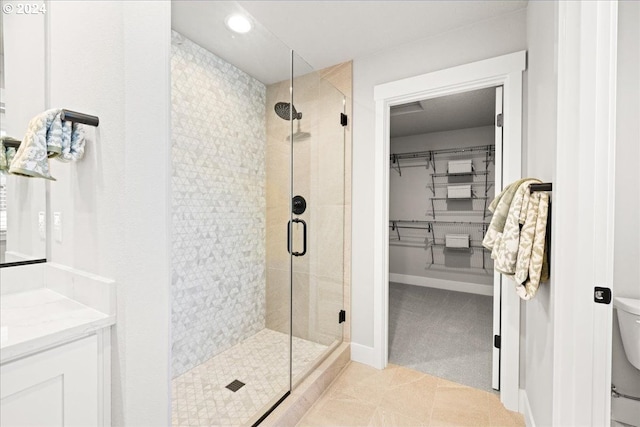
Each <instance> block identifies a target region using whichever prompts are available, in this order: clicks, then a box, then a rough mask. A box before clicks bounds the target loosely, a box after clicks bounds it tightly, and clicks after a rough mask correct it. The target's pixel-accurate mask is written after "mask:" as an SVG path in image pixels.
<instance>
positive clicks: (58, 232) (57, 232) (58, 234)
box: [53, 212, 62, 243]
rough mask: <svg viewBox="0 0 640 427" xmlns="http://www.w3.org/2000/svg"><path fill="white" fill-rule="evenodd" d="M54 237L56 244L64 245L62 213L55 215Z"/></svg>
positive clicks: (55, 213)
mask: <svg viewBox="0 0 640 427" xmlns="http://www.w3.org/2000/svg"><path fill="white" fill-rule="evenodd" d="M53 235H54V238H55V239H56V242H58V243H62V212H54V213H53Z"/></svg>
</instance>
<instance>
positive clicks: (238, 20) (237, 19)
mask: <svg viewBox="0 0 640 427" xmlns="http://www.w3.org/2000/svg"><path fill="white" fill-rule="evenodd" d="M224 23H225V24H227V27H229V29H230V30H231V31H235V32H236V33H240V34H244V33H248V32H249V31H251V27H252V25H251V21H249V19H248V18H247V17H246V16H242V15H239V14H234V15H229V16H227V19H225V20H224Z"/></svg>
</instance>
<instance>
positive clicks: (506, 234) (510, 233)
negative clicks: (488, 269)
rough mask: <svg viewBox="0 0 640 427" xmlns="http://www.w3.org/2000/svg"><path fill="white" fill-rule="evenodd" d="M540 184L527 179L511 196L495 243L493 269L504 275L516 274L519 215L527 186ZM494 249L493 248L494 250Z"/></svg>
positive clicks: (535, 180) (534, 180) (527, 189)
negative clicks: (503, 222) (506, 213)
mask: <svg viewBox="0 0 640 427" xmlns="http://www.w3.org/2000/svg"><path fill="white" fill-rule="evenodd" d="M538 182H540V181H539V180H537V179H528V180H525V181H524V182H523V183H521V184H520V186H519V187H518V190H517V191H516V193H515V195H514V196H513V200H512V201H511V206H509V213H508V216H507V220H506V222H505V225H504V229H503V232H502V234H501V235H500V236H499V240H497V241H496V245H495V247H497V251H495V257H494V259H495V261H496V262H495V269H496V270H498V271H499V272H501V273H503V274H506V275H513V274H515V272H516V260H517V257H518V248H519V245H520V215H521V212H522V204H523V202H524V199H525V193H528V192H529V185H531V184H532V183H538ZM495 247H494V248H495ZM493 256H494V253H492V257H493Z"/></svg>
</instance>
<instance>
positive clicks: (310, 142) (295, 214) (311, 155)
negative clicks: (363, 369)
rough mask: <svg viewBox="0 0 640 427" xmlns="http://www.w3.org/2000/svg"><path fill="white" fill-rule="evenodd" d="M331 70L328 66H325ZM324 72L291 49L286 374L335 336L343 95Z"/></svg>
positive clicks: (324, 349)
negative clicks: (288, 362)
mask: <svg viewBox="0 0 640 427" xmlns="http://www.w3.org/2000/svg"><path fill="white" fill-rule="evenodd" d="M325 72H326V73H327V74H330V70H326V71H325ZM325 72H318V71H315V70H314V69H313V68H312V67H311V66H310V65H308V64H307V63H306V62H305V61H304V60H303V59H302V58H300V57H299V56H298V55H296V54H295V53H294V54H293V80H292V91H291V102H292V105H293V106H294V107H295V111H296V116H295V117H294V116H293V115H292V117H291V118H292V120H291V122H290V125H291V138H290V140H291V142H292V146H291V150H292V171H293V173H292V177H293V180H292V187H291V188H292V194H291V197H292V219H291V224H292V225H291V229H292V232H291V245H292V252H291V253H292V264H291V274H292V279H291V299H292V302H291V309H292V316H291V326H292V330H291V333H292V336H291V348H292V351H291V377H292V378H291V379H292V385H293V387H295V385H296V383H297V382H299V381H300V380H302V379H303V378H304V377H305V375H306V374H307V373H309V372H310V370H311V369H312V368H313V367H314V366H315V365H316V364H317V363H319V362H320V361H321V360H322V358H323V356H325V355H326V354H327V353H328V352H330V351H331V349H333V348H334V347H335V346H336V345H338V344H339V343H340V342H342V324H341V323H339V312H340V310H342V308H343V303H344V301H343V283H344V277H343V276H344V242H345V236H344V210H345V197H344V195H345V173H344V171H345V165H344V162H345V146H344V127H343V126H342V125H341V115H340V113H344V108H345V98H344V95H343V94H342V93H340V91H338V90H337V89H336V88H335V87H333V86H332V85H331V84H330V83H329V81H328V80H327V79H325V78H324V77H325V74H324V73H325Z"/></svg>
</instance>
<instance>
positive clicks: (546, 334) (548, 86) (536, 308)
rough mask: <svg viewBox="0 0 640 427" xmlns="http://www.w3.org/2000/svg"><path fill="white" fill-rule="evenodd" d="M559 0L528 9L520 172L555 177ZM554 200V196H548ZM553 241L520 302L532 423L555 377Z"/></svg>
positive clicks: (548, 403) (540, 418) (547, 411)
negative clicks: (542, 270)
mask: <svg viewBox="0 0 640 427" xmlns="http://www.w3.org/2000/svg"><path fill="white" fill-rule="evenodd" d="M557 28H558V24H557V5H556V4H555V2H547V1H537V2H529V5H528V8H527V45H528V46H527V49H528V69H527V72H526V74H525V76H526V79H527V84H526V85H525V90H526V102H525V106H526V107H525V120H524V123H525V131H524V141H525V149H524V150H523V166H524V168H523V176H532V177H536V178H539V179H540V180H542V181H543V182H554V177H555V169H556V161H555V156H556V130H557V129H556V121H557V120H556V99H557V64H556V56H557V49H556V45H557ZM552 199H553V196H552ZM553 247H554V245H553V243H552V245H551V251H552V254H551V269H552V270H551V273H552V275H551V280H550V282H549V283H543V284H541V285H540V287H539V288H538V293H537V294H536V297H535V298H533V299H532V300H530V301H527V302H523V303H522V307H523V309H524V310H525V322H524V329H523V330H522V331H521V334H523V335H524V336H525V343H524V348H521V355H522V358H523V359H524V360H521V369H523V370H524V372H525V375H524V381H522V383H521V385H520V387H521V388H523V387H524V389H525V390H526V393H527V398H528V400H529V405H530V407H531V412H532V416H533V418H534V420H535V422H536V425H539V426H546V425H551V410H552V379H553V317H552V300H551V298H550V295H551V291H550V290H551V289H552V287H553V259H554V257H553Z"/></svg>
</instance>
